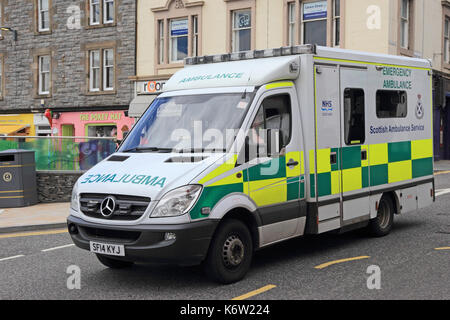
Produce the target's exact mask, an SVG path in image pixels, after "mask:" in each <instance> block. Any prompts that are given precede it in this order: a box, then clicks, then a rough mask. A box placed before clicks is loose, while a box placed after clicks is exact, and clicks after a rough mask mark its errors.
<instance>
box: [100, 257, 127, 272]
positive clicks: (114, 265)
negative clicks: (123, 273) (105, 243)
mask: <svg viewBox="0 0 450 320" xmlns="http://www.w3.org/2000/svg"><path fill="white" fill-rule="evenodd" d="M97 258H98V260H99V261H100V262H101V263H102V264H103V265H104V266H106V267H108V268H111V269H124V268H130V267H132V266H133V265H134V262H131V261H122V260H117V259H113V258H109V257H106V256H103V255H101V254H97Z"/></svg>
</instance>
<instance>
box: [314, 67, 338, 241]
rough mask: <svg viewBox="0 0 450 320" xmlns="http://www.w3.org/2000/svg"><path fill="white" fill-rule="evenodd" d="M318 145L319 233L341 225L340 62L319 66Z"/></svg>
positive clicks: (317, 98)
mask: <svg viewBox="0 0 450 320" xmlns="http://www.w3.org/2000/svg"><path fill="white" fill-rule="evenodd" d="M315 88H316V89H315V91H316V92H315V101H316V106H315V112H316V117H315V118H316V126H315V128H316V130H315V134H316V141H315V145H316V149H315V150H312V151H313V152H314V153H313V154H311V152H310V159H315V172H313V169H314V167H313V165H310V167H311V169H310V170H311V173H314V174H315V175H314V177H315V180H311V183H315V190H314V188H313V190H314V191H315V194H311V197H315V198H316V201H317V207H318V230H317V231H318V233H323V232H327V231H330V230H334V229H338V228H340V226H341V168H340V160H341V153H340V149H341V137H340V134H341V127H340V123H341V121H340V111H339V110H340V99H339V69H338V66H337V65H316V66H315Z"/></svg>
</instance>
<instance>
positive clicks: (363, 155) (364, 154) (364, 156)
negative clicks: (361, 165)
mask: <svg viewBox="0 0 450 320" xmlns="http://www.w3.org/2000/svg"><path fill="white" fill-rule="evenodd" d="M361 160H363V161H365V160H367V150H362V151H361Z"/></svg>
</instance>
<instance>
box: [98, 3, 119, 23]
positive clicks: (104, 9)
mask: <svg viewBox="0 0 450 320" xmlns="http://www.w3.org/2000/svg"><path fill="white" fill-rule="evenodd" d="M116 1H117V0H103V2H102V3H103V24H105V25H106V24H111V23H114V22H115V21H116ZM108 3H112V8H113V15H112V20H107V14H106V13H107V12H106V10H107V8H108V6H107V4H108Z"/></svg>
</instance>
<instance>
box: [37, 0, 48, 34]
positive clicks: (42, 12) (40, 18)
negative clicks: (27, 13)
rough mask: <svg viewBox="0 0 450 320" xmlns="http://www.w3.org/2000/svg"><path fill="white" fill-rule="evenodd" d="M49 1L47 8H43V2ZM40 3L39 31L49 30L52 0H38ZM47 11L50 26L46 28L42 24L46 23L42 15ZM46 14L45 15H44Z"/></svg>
mask: <svg viewBox="0 0 450 320" xmlns="http://www.w3.org/2000/svg"><path fill="white" fill-rule="evenodd" d="M43 1H46V2H47V10H44V9H42V2H43ZM37 3H38V32H49V31H50V0H37ZM45 12H47V17H48V21H47V23H48V27H47V28H44V27H43V26H42V24H43V23H44V20H43V19H42V15H43V14H45ZM44 16H45V15H44Z"/></svg>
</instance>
